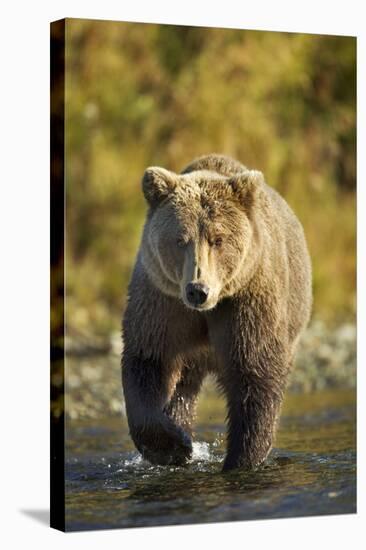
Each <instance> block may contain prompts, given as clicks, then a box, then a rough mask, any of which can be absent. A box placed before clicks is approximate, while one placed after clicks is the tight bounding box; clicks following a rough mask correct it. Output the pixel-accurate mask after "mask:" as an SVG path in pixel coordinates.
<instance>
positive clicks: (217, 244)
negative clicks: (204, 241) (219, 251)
mask: <svg viewBox="0 0 366 550" xmlns="http://www.w3.org/2000/svg"><path fill="white" fill-rule="evenodd" d="M213 244H214V246H215V247H216V248H220V246H221V245H222V237H216V239H215V240H214V243H213Z"/></svg>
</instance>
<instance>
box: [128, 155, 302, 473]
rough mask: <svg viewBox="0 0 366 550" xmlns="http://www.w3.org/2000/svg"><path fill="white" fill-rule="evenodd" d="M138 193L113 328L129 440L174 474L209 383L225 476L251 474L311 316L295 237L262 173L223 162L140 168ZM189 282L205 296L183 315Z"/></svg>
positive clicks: (295, 228) (266, 444)
mask: <svg viewBox="0 0 366 550" xmlns="http://www.w3.org/2000/svg"><path fill="white" fill-rule="evenodd" d="M142 187H143V192H144V195H145V197H146V200H147V202H148V205H149V210H148V214H147V219H146V223H145V228H144V232H143V236H142V241H141V246H140V250H139V252H138V255H137V260H136V264H135V268H134V271H133V275H132V279H131V282H130V286H129V296H128V305H127V309H126V312H125V316H124V323H123V336H124V351H123V357H122V379H123V388H124V394H125V401H126V410H127V416H128V422H129V427H130V433H131V437H132V439H133V441H134V443H135V445H136V447H137V448H138V450H139V451H140V452H141V453H142V455H143V456H144V457H145V458H146V459H148V460H149V461H151V462H152V463H159V464H184V463H185V462H186V461H187V460H188V459H189V458H190V456H191V453H192V442H191V431H192V421H193V419H194V413H195V404H196V399H197V395H198V393H199V390H200V387H201V384H202V381H203V379H204V377H205V375H206V374H207V373H209V372H212V373H214V375H215V376H216V378H217V381H218V384H219V386H220V388H221V389H222V390H223V392H224V394H225V397H226V400H227V420H228V434H227V455H226V459H225V462H224V470H229V469H232V468H237V467H245V468H254V467H256V466H258V465H259V464H261V463H262V462H263V461H264V460H265V458H266V457H267V455H268V453H269V451H270V449H271V447H272V443H273V438H274V434H275V429H276V423H277V419H278V416H279V412H280V407H281V403H282V400H283V394H284V390H285V387H286V381H287V377H288V373H289V371H290V369H291V366H292V363H293V359H294V353H295V348H296V344H297V341H298V338H299V335H300V333H301V331H302V330H303V329H304V327H305V326H306V324H307V322H308V319H309V315H310V310H311V266H310V259H309V254H308V251H307V247H306V243H305V238H304V233H303V230H302V227H301V225H300V223H299V221H298V219H297V218H296V216H295V215H294V213H293V212H292V210H291V209H290V208H289V206H288V205H287V203H286V202H285V201H284V200H283V199H282V198H281V197H280V195H278V193H277V192H276V191H274V190H273V189H272V188H271V187H269V186H268V185H267V184H266V183H265V182H264V179H263V175H262V174H261V173H260V172H257V171H253V170H248V169H247V168H245V167H244V166H243V165H242V164H240V163H239V162H237V161H235V160H233V159H230V158H228V157H224V156H221V155H209V156H206V157H202V158H200V159H197V160H196V161H194V162H193V163H192V164H190V165H189V166H188V167H187V168H186V169H185V170H183V172H182V173H181V174H180V175H177V174H175V173H173V172H170V171H168V170H165V169H163V168H157V167H153V168H149V169H148V170H146V172H145V174H144V177H143V181H142ZM189 283H193V284H197V283H198V284H202V285H204V288H205V289H207V300H205V301H204V303H202V304H195V305H192V303H191V302H190V300H189V298H188V297H187V284H189Z"/></svg>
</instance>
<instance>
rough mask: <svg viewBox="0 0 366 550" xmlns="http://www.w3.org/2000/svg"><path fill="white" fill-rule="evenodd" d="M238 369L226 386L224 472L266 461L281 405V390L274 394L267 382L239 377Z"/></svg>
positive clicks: (248, 376)
mask: <svg viewBox="0 0 366 550" xmlns="http://www.w3.org/2000/svg"><path fill="white" fill-rule="evenodd" d="M240 370H241V369H240V366H238V371H239V372H237V375H236V376H235V375H231V379H230V381H227V383H226V385H225V393H226V396H227V407H228V434H227V455H226V458H225V461H224V466H223V471H228V470H232V469H234V468H246V469H253V468H255V467H257V466H259V465H260V464H261V463H262V462H263V461H264V460H265V459H266V458H267V456H268V454H269V452H270V450H271V448H272V443H273V438H274V434H275V430H276V423H277V419H278V415H279V412H280V407H281V402H282V391H281V390H278V391H274V389H273V387H272V386H273V384H271V382H270V381H269V380H267V379H261V378H258V377H257V376H253V375H252V376H251V375H248V374H247V375H242V376H240ZM277 386H278V383H277V382H276V387H277Z"/></svg>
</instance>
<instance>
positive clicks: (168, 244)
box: [141, 167, 263, 311]
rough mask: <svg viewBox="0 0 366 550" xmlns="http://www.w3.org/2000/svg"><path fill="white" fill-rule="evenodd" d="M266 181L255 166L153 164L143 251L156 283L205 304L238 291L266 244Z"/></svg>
mask: <svg viewBox="0 0 366 550" xmlns="http://www.w3.org/2000/svg"><path fill="white" fill-rule="evenodd" d="M262 186H263V176H262V174H261V172H257V171H254V170H243V171H242V172H240V173H238V174H236V175H234V176H231V177H226V176H222V175H220V174H217V173H216V172H210V171H205V170H198V171H195V172H190V173H188V174H180V175H178V174H175V173H174V172H170V171H168V170H165V169H164V168H159V167H151V168H148V169H147V170H146V172H145V174H144V177H143V180H142V187H143V192H144V195H145V198H146V200H147V203H148V206H149V212H148V216H147V221H146V224H145V229H144V236H143V239H142V247H141V258H142V263H143V265H144V267H145V269H146V271H147V273H148V275H149V277H150V279H151V280H152V282H153V283H154V284H155V286H157V287H158V288H159V289H160V290H161V291H162V292H164V293H165V294H168V295H170V296H174V297H176V298H180V299H181V300H182V301H183V302H184V304H185V305H186V306H187V307H189V308H192V309H195V310H198V311H204V310H209V309H212V308H213V307H215V306H216V304H217V303H218V302H219V300H221V299H222V298H224V297H227V296H230V295H232V294H234V293H235V291H236V289H237V288H239V287H240V285H241V283H240V281H242V278H243V277H245V276H246V274H248V273H249V272H250V269H251V268H252V264H253V251H255V250H256V249H257V248H258V246H257V245H258V243H256V242H255V241H256V239H257V238H258V237H257V233H258V232H257V231H256V224H255V206H256V201H257V200H258V197H259V195H260V190H261V188H262Z"/></svg>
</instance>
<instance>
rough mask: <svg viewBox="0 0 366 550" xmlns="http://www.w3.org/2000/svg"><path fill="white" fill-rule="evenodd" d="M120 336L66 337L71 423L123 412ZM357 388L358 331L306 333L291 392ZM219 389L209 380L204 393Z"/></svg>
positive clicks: (319, 328)
mask: <svg viewBox="0 0 366 550" xmlns="http://www.w3.org/2000/svg"><path fill="white" fill-rule="evenodd" d="M121 351H122V342H121V338H120V336H119V334H113V335H112V336H111V338H110V339H109V340H105V339H104V340H98V339H93V340H91V339H90V338H87V337H81V335H78V336H77V337H68V338H67V339H66V372H65V408H66V411H65V412H66V417H67V418H70V419H87V418H90V419H92V418H94V419H97V418H102V417H107V416H116V415H120V414H124V407H123V394H122V388H121V371H120V356H121ZM355 385H356V327H355V326H354V325H352V324H343V325H341V326H339V327H338V328H336V329H332V330H330V329H328V328H327V327H326V326H325V325H324V324H323V323H322V322H320V321H316V322H313V323H312V324H311V325H310V326H309V328H308V329H307V331H306V332H305V334H304V335H303V337H302V339H301V342H300V345H299V349H298V354H297V358H296V365H295V368H294V370H293V372H292V374H291V379H290V383H289V388H288V391H290V392H296V393H308V392H313V391H317V390H324V389H331V388H342V389H346V388H354V387H355ZM213 391H215V388H214V384H213V382H212V380H210V379H208V381H207V383H206V384H205V386H204V388H203V391H202V394H203V395H205V394H206V395H208V394H209V393H211V392H213Z"/></svg>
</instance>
